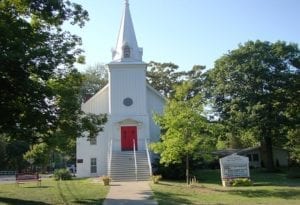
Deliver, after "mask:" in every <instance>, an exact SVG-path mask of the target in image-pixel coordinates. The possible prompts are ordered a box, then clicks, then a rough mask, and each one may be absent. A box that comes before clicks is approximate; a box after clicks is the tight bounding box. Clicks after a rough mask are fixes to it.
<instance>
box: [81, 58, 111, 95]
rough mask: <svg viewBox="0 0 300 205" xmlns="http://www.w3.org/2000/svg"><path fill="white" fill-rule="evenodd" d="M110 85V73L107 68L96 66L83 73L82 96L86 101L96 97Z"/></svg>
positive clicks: (100, 65)
mask: <svg viewBox="0 0 300 205" xmlns="http://www.w3.org/2000/svg"><path fill="white" fill-rule="evenodd" d="M107 83H108V73H107V70H106V69H105V66H104V65H102V64H96V65H94V66H90V67H88V68H87V69H86V71H85V72H84V73H83V84H82V87H81V91H80V92H81V96H82V99H83V100H84V101H86V100H88V99H89V98H90V97H92V96H93V95H95V94H96V93H97V92H98V91H99V90H100V89H102V88H103V87H104V86H105V85H106V84H107Z"/></svg>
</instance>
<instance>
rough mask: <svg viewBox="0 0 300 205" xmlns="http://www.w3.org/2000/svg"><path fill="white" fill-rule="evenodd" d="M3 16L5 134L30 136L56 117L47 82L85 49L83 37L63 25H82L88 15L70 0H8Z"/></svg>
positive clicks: (1, 126) (0, 107) (0, 106)
mask: <svg viewBox="0 0 300 205" xmlns="http://www.w3.org/2000/svg"><path fill="white" fill-rule="evenodd" d="M0 19H1V20H0V30H1V35H0V50H1V53H0V75H1V78H0V84H1V88H0V99H1V102H0V112H1V117H0V132H1V133H6V134H9V135H10V136H14V137H16V138H17V137H18V138H27V139H29V138H30V137H31V136H37V135H38V134H39V133H45V132H48V130H49V128H50V127H51V126H52V125H53V123H54V121H55V116H54V115H53V111H54V109H55V108H54V107H53V105H52V104H51V103H50V102H49V99H51V98H52V96H53V92H52V90H51V89H50V88H49V87H48V86H47V81H48V80H49V79H50V78H52V77H53V75H55V74H56V73H57V72H58V71H59V70H66V69H70V68H72V66H73V64H74V62H76V59H77V57H79V56H80V53H81V52H82V50H81V49H80V48H79V47H78V46H79V45H80V44H81V39H80V38H79V37H77V36H75V35H72V34H71V33H69V32H67V31H63V30H62V29H61V26H62V24H63V23H64V22H70V23H71V24H77V25H79V26H83V25H84V23H85V21H86V20H88V13H87V11H85V10H83V9H82V7H81V6H80V5H78V4H75V3H71V2H70V1H60V0H54V1H48V0H35V1H15V0H3V1H1V2H0Z"/></svg>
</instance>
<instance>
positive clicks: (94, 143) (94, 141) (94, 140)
mask: <svg viewBox="0 0 300 205" xmlns="http://www.w3.org/2000/svg"><path fill="white" fill-rule="evenodd" d="M96 144H97V137H93V138H91V139H90V145H96Z"/></svg>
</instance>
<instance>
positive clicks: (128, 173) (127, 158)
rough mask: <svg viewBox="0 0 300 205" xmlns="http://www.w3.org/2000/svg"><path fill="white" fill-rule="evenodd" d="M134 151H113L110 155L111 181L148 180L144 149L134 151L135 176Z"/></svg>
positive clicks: (148, 174) (147, 166)
mask: <svg viewBox="0 0 300 205" xmlns="http://www.w3.org/2000/svg"><path fill="white" fill-rule="evenodd" d="M134 163H135V157H134V152H130V151H129V152H113V153H112V156H111V169H110V171H111V178H112V181H136V180H139V181H148V180H150V173H149V165H148V159H147V153H146V151H137V152H136V163H137V176H136V173H135V164H134Z"/></svg>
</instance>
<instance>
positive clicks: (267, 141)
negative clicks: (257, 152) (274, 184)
mask: <svg viewBox="0 0 300 205" xmlns="http://www.w3.org/2000/svg"><path fill="white" fill-rule="evenodd" d="M262 151H263V154H264V155H265V157H264V158H265V162H264V164H265V166H266V169H267V171H270V172H272V171H274V170H275V167H274V162H273V149H272V138H271V137H269V136H266V135H265V136H264V138H263V143H262Z"/></svg>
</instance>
